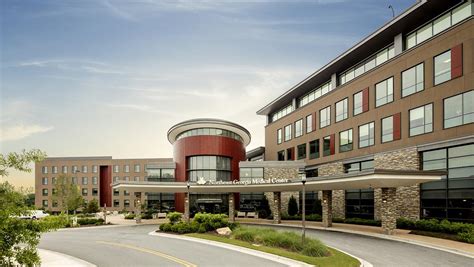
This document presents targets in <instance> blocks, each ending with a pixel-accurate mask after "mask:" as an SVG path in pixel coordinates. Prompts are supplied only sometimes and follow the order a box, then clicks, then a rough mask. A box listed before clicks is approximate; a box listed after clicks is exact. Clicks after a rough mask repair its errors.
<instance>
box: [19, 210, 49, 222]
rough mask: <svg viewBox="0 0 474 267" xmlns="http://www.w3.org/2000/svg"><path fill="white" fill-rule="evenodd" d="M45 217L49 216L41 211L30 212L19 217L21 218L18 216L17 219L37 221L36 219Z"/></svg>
mask: <svg viewBox="0 0 474 267" xmlns="http://www.w3.org/2000/svg"><path fill="white" fill-rule="evenodd" d="M46 216H49V214H48V213H46V212H44V211H42V210H30V211H29V214H26V215H21V216H19V218H20V219H32V220H38V219H41V218H44V217H46Z"/></svg>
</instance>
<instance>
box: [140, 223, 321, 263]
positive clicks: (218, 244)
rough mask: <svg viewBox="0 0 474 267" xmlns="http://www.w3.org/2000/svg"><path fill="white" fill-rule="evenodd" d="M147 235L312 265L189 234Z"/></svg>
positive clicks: (275, 260) (280, 260) (274, 259)
mask: <svg viewBox="0 0 474 267" xmlns="http://www.w3.org/2000/svg"><path fill="white" fill-rule="evenodd" d="M148 235H152V236H160V237H165V238H174V239H180V240H186V241H192V242H197V243H202V244H206V245H211V246H215V247H220V248H224V249H229V250H233V251H237V252H240V253H245V254H248V255H252V256H256V257H259V258H263V259H267V260H271V261H274V262H278V263H281V264H285V265H287V266H291V267H309V266H313V265H310V264H307V263H304V262H301V261H296V260H292V259H289V258H285V257H282V256H278V255H274V254H270V253H266V252H261V251H258V250H254V249H249V248H244V247H239V246H235V245H230V244H226V243H222V242H217V241H211V240H207V239H200V238H195V237H189V236H186V237H185V236H178V235H170V234H161V233H157V232H155V231H153V232H150V233H148Z"/></svg>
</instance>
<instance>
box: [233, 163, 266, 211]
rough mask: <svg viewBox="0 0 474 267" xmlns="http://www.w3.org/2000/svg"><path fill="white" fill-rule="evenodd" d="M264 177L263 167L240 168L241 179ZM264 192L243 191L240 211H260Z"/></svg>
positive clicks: (248, 179) (250, 179) (249, 179)
mask: <svg viewBox="0 0 474 267" xmlns="http://www.w3.org/2000/svg"><path fill="white" fill-rule="evenodd" d="M261 178H264V174H263V168H240V181H249V182H251V181H252V179H261ZM264 198H265V197H264V193H263V192H254V193H241V194H240V203H239V211H243V212H249V211H258V210H259V209H260V206H261V205H262V201H263V199H264Z"/></svg>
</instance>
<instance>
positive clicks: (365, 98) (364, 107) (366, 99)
mask: <svg viewBox="0 0 474 267" xmlns="http://www.w3.org/2000/svg"><path fill="white" fill-rule="evenodd" d="M366 111H369V87H367V88H365V89H364V90H363V91H362V112H366Z"/></svg>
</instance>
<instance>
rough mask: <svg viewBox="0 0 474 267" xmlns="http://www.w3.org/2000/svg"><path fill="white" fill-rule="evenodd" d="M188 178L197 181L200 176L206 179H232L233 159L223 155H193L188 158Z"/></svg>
mask: <svg viewBox="0 0 474 267" xmlns="http://www.w3.org/2000/svg"><path fill="white" fill-rule="evenodd" d="M187 175H188V180H189V181H193V182H196V181H197V180H198V179H199V178H200V177H203V178H204V180H206V181H230V180H231V177H232V169H231V159H230V158H227V157H221V156H192V157H188V159H187Z"/></svg>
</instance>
